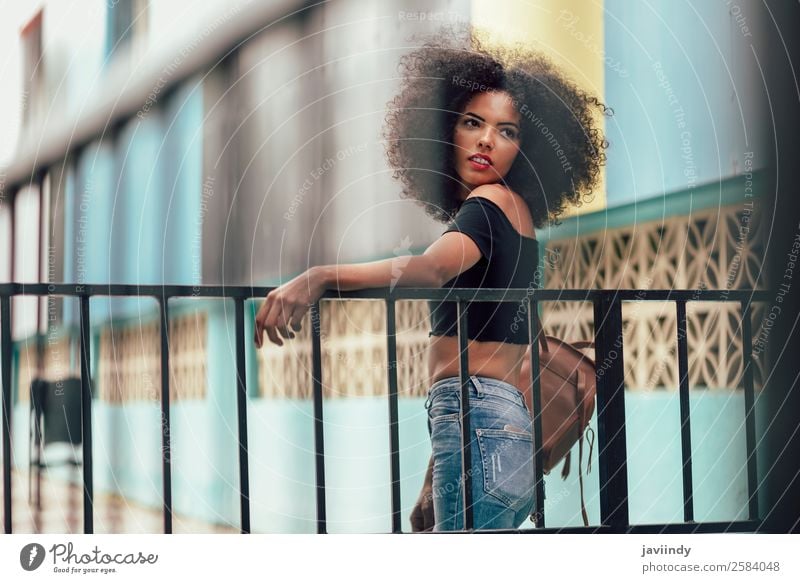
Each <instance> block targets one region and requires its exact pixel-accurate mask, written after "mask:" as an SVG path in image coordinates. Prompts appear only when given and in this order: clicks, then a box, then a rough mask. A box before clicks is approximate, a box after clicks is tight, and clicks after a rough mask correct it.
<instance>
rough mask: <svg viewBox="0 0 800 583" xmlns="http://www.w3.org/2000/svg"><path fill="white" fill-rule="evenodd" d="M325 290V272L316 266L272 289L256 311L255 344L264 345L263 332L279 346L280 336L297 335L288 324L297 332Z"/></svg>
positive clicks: (280, 342)
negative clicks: (323, 275) (309, 310)
mask: <svg viewBox="0 0 800 583" xmlns="http://www.w3.org/2000/svg"><path fill="white" fill-rule="evenodd" d="M324 293H325V281H324V278H323V277H322V272H321V270H320V269H317V268H314V267H312V268H311V269H308V270H306V271H304V272H303V273H301V274H300V275H298V276H297V277H295V278H294V279H292V280H291V281H289V282H287V283H285V284H283V285H282V286H280V287H277V288H275V289H274V290H272V291H271V292H269V293H268V294H267V297H266V298H265V299H264V302H263V303H262V304H261V307H260V308H259V310H258V314H256V321H255V328H256V329H255V338H254V340H255V343H256V347H257V348H261V346H262V344H263V340H264V332H266V333H267V336H269V339H270V340H271V341H272V342H273V343H275V344H277V345H278V346H283V340H281V337H280V336H283V337H284V338H287V339H289V338H294V333H293V332H292V331H290V330H289V326H291V327H292V330H294V331H295V332H299V331H300V329H301V326H300V323H301V321H302V320H303V316H305V313H306V312H307V311H308V309H309V308H310V307H311V306H312V305H314V303H315V302H316V301H317V300H319V298H320V297H321V296H322V295H323V294H324ZM278 333H280V336H279V334H278Z"/></svg>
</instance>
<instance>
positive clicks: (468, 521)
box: [0, 283, 767, 533]
mask: <svg viewBox="0 0 800 583" xmlns="http://www.w3.org/2000/svg"><path fill="white" fill-rule="evenodd" d="M270 289H272V288H269V287H249V286H239V287H229V286H224V287H220V286H200V287H197V286H176V285H164V286H161V285H148V286H136V285H74V284H16V283H8V284H0V320H1V321H0V328H1V333H0V342H2V347H1V348H2V391H3V399H2V412H3V428H2V434H3V484H4V490H3V492H4V497H3V508H4V527H5V532H6V533H10V532H11V530H12V520H11V519H12V503H11V502H12V491H11V488H12V484H11V470H12V468H11V412H12V411H11V409H12V398H11V397H12V394H11V353H12V337H11V315H12V314H11V298H12V297H14V296H34V297H43V296H63V297H75V298H78V299H79V310H80V362H81V366H80V369H81V390H82V403H83V415H82V430H83V439H82V443H83V456H84V457H83V460H84V461H83V510H84V512H83V522H84V532H85V533H91V532H93V528H94V527H93V517H94V502H93V500H94V488H93V466H92V424H91V419H92V417H91V410H92V387H91V382H92V380H91V374H90V362H91V344H90V337H91V334H90V328H89V322H90V299H91V298H92V297H100V296H111V297H125V296H128V297H152V298H155V300H156V301H157V302H158V306H159V310H160V315H161V326H160V328H161V413H162V416H163V418H162V419H163V422H162V436H161V438H162V451H163V452H164V455H163V457H162V472H163V483H162V488H163V517H164V532H165V533H171V532H172V479H171V475H172V469H171V444H170V391H169V383H170V378H169V326H168V322H169V300H170V299H180V298H219V299H229V300H232V301H233V302H234V306H235V310H234V314H235V319H236V323H235V324H236V390H237V401H236V403H237V415H238V440H239V447H238V454H239V484H240V486H239V495H240V520H241V532H242V533H249V532H250V528H251V527H250V505H249V491H250V487H249V463H250V460H249V451H248V446H247V380H246V376H245V321H244V318H245V301H247V300H249V299H253V298H261V297H264V296H265V295H266V294H267V293H268V292H269V291H270ZM322 299H323V300H324V299H363V300H382V301H384V302H385V303H386V318H387V365H388V366H387V370H388V379H387V381H388V387H389V393H388V406H389V425H390V431H389V446H390V455H389V464H390V471H391V482H392V487H391V517H392V520H391V525H392V532H394V533H401V532H403V530H402V527H401V507H400V506H401V505H400V449H399V436H398V384H397V346H396V332H397V331H396V322H395V304H396V302H397V301H399V300H448V301H455V302H457V308H458V337H459V343H460V347H461V354H460V361H459V367H460V380H461V391H462V393H461V394H462V399H461V402H462V403H463V405H462V411H461V427H462V431H463V434H462V456H463V457H462V488H463V493H464V506H463V512H464V523H463V524H464V530H465V531H473V524H474V522H473V515H472V487H471V480H470V478H471V473H472V472H471V471H470V468H469V466H468V462H467V460H470V459H471V456H470V451H469V447H470V439H469V436H470V432H469V430H470V425H469V414H470V406H469V388H468V387H469V376H470V375H469V372H468V371H469V362H468V352H467V350H466V348H467V337H466V334H465V330H466V322H467V320H466V318H467V310H468V305H469V303H470V302H471V301H491V302H499V301H503V302H518V303H519V302H522V303H524V304H525V306H526V308H527V312H526V313H527V314H528V330H529V334H530V339H531V346H532V347H533V348H534V349H533V350H531V363H530V365H531V385H532V386H531V388H532V397H533V406H534V412H535V414H534V416H533V430H534V443H535V444H537V447H535V448H534V470H535V473H534V476H535V489H534V491H535V504H534V511H533V513H534V515H535V516H537V517H538V521H537V523H536V528H532V529H522V532H534V533H542V532H564V533H568V532H642V533H646V532H729V531H738V532H752V531H755V530H756V529H757V527H758V524H759V516H758V498H757V497H758V487H757V477H756V451H755V417H754V414H755V412H754V387H753V370H752V367H753V364H752V331H751V322H750V318H751V303H752V302H754V301H766V300H767V292H765V291H754V290H735V291H733V290H725V291H717V290H636V289H625V290H596V289H593V290H530V289H514V290H505V289H473V288H461V289H455V290H444V289H427V288H426V289H417V288H413V289H412V288H396V289H394V290H392V291H389V290H387V289H380V290H362V291H352V292H341V293H340V292H334V291H329V292H327V293H326V294H325V295H324V296H323V297H322ZM542 301H548V302H552V301H574V302H591V303H592V304H593V306H594V325H595V350H596V362H597V363H598V373H597V423H598V431H597V439H598V465H599V480H600V491H599V493H600V515H601V524H600V525H597V526H590V527H569V528H547V527H546V523H545V513H544V477H543V472H542V468H543V463H542V462H543V460H542V448H541V446H540V444H541V443H542V426H541V392H540V386H539V352H538V350H536V349H535V348H536V346H537V344H536V341H537V339H538V335H539V333H540V330H539V329H538V326H537V320H536V318H535V317H532V314H535V313H537V311H538V303H539V302H542ZM623 301H637V302H638V301H661V302H663V301H672V302H675V306H676V310H677V339H676V340H677V343H678V367H679V382H680V387H679V390H680V417H681V428H680V429H681V452H682V468H683V507H684V522H682V523H666V524H639V525H632V524H630V519H629V512H628V481H627V452H626V441H625V440H626V437H625V394H624V388H625V383H624V372H625V369H624V364H623V360H622V348H623V324H622V302H623ZM690 301H691V302H708V301H711V302H738V303H739V304H740V305H741V332H742V346H743V350H742V358H743V371H744V374H743V384H744V395H745V409H746V410H745V436H746V447H747V485H748V510H749V516H748V519H747V520H739V521H730V522H706V523H697V522H695V521H694V508H693V493H692V453H691V442H690V435H691V433H690V419H689V379H688V347H687V337H686V303H687V302H690ZM320 316H321V314H320V307H319V302H317V303H316V304H314V305H313V306H312V308H311V321H312V326H311V341H312V358H313V374H312V377H313V380H312V382H313V392H312V393H313V403H314V453H315V471H316V472H315V473H316V490H315V492H316V515H317V516H316V519H317V532H319V533H325V532H327V519H326V514H327V513H326V505H325V500H326V496H325V444H324V437H323V425H324V410H323V398H322V395H323V392H322V349H321V336H320V331H321V321H320ZM601 369H602V372H601ZM480 532H498V531H483V530H482V531H480ZM499 532H520V530H516V529H515V530H510V531H499Z"/></svg>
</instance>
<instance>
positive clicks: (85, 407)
mask: <svg viewBox="0 0 800 583" xmlns="http://www.w3.org/2000/svg"><path fill="white" fill-rule="evenodd" d="M80 317H81V338H80V342H81V345H80V358H81V404H82V406H81V431H82V433H83V436H82V439H81V442H82V443H83V532H84V533H85V534H92V533H93V532H94V470H93V464H92V366H91V364H92V330H91V327H90V322H91V319H90V317H89V296H86V295H82V296H81V298H80Z"/></svg>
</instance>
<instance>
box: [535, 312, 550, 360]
mask: <svg viewBox="0 0 800 583" xmlns="http://www.w3.org/2000/svg"><path fill="white" fill-rule="evenodd" d="M536 327H537V328H538V329H539V348H540V349H541V351H542V352H550V348H549V347H548V346H547V336H546V335H545V333H544V326H543V325H542V319H541V318H540V317H539V312H536Z"/></svg>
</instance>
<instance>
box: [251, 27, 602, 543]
mask: <svg viewBox="0 0 800 583" xmlns="http://www.w3.org/2000/svg"><path fill="white" fill-rule="evenodd" d="M401 72H402V74H403V75H402V84H401V89H400V91H399V93H398V95H397V96H396V97H395V98H394V99H393V100H392V102H391V103H390V104H389V112H388V115H387V118H386V127H385V138H386V144H387V146H386V147H387V155H388V160H389V163H390V165H391V166H392V167H393V169H394V171H395V173H394V177H395V178H396V179H398V180H399V181H400V182H401V184H402V186H403V197H404V198H411V199H413V200H415V201H419V202H420V204H422V206H423V207H424V209H425V211H426V212H427V213H428V214H429V215H430V216H431V217H433V218H434V219H435V220H437V221H439V222H443V223H449V225H448V228H447V229H446V231H445V232H444V234H443V235H442V236H441V237H440V238H439V239H438V240H436V241H435V242H434V243H433V244H431V245H430V247H428V248H427V249H426V250H425V252H424V253H423V254H422V255H418V256H414V257H411V258H410V259H409V257H407V256H404V257H397V258H391V259H385V260H382V261H374V262H370V263H362V264H350V265H326V266H317V267H312V268H311V269H309V270H307V271H306V272H304V273H303V274H301V275H299V276H298V277H296V278H294V279H293V280H291V281H290V282H288V283H286V284H284V285H282V286H280V287H279V288H277V289H275V290H273V291H272V292H270V293H269V294H268V295H267V297H266V299H265V301H264V303H263V304H262V306H261V308H260V310H259V312H258V315H257V317H256V326H255V327H256V330H255V343H256V345H257V346H258V347H260V346H261V345H262V342H263V336H264V333H266V334H267V336H268V337H269V339H270V340H271V341H272V342H274V343H275V344H278V345H280V346H282V345H283V339H285V338H293V337H294V334H293V332H292V330H294V331H299V330H300V322H301V319H302V318H303V316H304V315H305V313H306V311H307V310H308V308H309V306H310V305H311V304H313V303H314V302H316V301H317V300H318V299H319V298H320V296H321V295H322V294H323V293H324V292H325V290H326V289H338V290H342V291H346V290H356V289H364V288H380V287H389V285H390V284H391V282H394V285H399V286H405V287H443V286H444V287H446V288H462V287H468V288H499V289H507V288H522V289H526V288H533V287H536V286H537V285H538V251H539V250H538V245H537V241H536V235H535V232H534V229H535V228H541V227H542V226H544V225H546V224H547V223H548V222H552V221H557V219H558V217H559V216H560V215H561V214H562V213H563V212H564V210H565V208H566V207H567V205H569V204H580V202H581V201H582V199H583V198H584V197H586V196H588V195H590V194H591V192H592V188H593V187H594V186H595V184H596V182H597V179H598V177H599V174H600V168H601V166H602V165H603V164H604V162H605V153H604V150H605V148H607V146H608V144H607V142H606V141H605V139H604V137H603V135H602V133H601V131H600V129H599V119H598V116H597V115H596V114H598V113H607V109H606V107H605V106H604V105H603V104H602V103H600V102H599V101H598V100H597V98H595V97H593V96H591V95H590V94H588V93H586V92H584V91H582V90H581V89H579V88H577V87H576V86H575V85H574V84H572V83H571V82H570V81H568V80H567V79H566V78H565V77H564V76H563V75H562V74H561V73H560V72H559V71H558V70H557V69H556V68H554V67H553V66H552V64H550V62H549V61H548V60H547V59H546V58H544V57H543V56H541V55H539V54H537V53H534V52H531V51H527V50H524V49H521V48H513V49H504V48H501V47H492V48H488V47H486V46H483V45H482V43H481V42H480V41H479V40H478V39H477V38H476V35H475V33H474V31H472V30H470V31H468V34H466V35H464V34H458V33H457V32H450V33H449V34H448V33H445V31H442V32H441V33H440V34H437V36H436V38H435V40H430V41H428V42H425V43H424V44H422V46H421V47H420V48H418V49H416V50H415V51H413V52H412V53H410V54H408V55H406V56H405V57H404V58H403V59H402V61H401ZM398 273H399V274H400V276H399V278H398V276H397V274H398ZM430 308H431V328H432V329H431V333H430V336H431V338H430V345H429V348H428V375H429V381H430V382H429V386H430V390H429V392H428V399H427V401H426V408H427V409H428V428H429V431H430V434H431V443H432V449H433V455H432V456H431V462H430V465H429V468H428V472H427V475H426V479H425V486H424V487H423V491H422V493H421V494H420V498H419V501H418V503H417V506H416V508H415V509H414V512H413V513H412V517H411V520H412V525H413V527H414V530H430V529H431V528H433V530H436V531H442V530H457V529H461V528H462V526H463V524H462V510H463V509H462V505H463V500H462V498H463V496H462V487H461V474H462V472H461V428H460V399H461V393H460V391H461V389H460V378H459V345H458V337H457V336H456V332H457V324H456V305H455V302H441V303H439V302H430ZM467 314H468V321H467V329H468V333H467V337H468V339H469V342H468V361H469V375H470V405H471V414H470V425H471V434H472V440H471V446H472V447H471V452H472V460H471V479H472V487H473V492H472V501H473V505H474V506H473V517H474V526H475V528H482V529H486V528H515V527H517V526H519V525H520V524H521V523H522V522H523V521H524V520H525V518H526V517H527V516H528V515H529V514H530V511H531V508H532V505H533V495H532V493H533V467H532V455H533V450H532V439H531V413H530V411H531V396H530V394H529V386H523V385H527V383H521V382H520V370H521V365H522V362H523V359H524V358H525V356H526V349H528V345H529V338H528V334H527V324H528V321H527V314H526V313H525V310H524V304H522V305H520V304H519V303H517V302H503V303H499V302H477V301H476V302H472V303H470V304H469V307H468V312H467Z"/></svg>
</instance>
